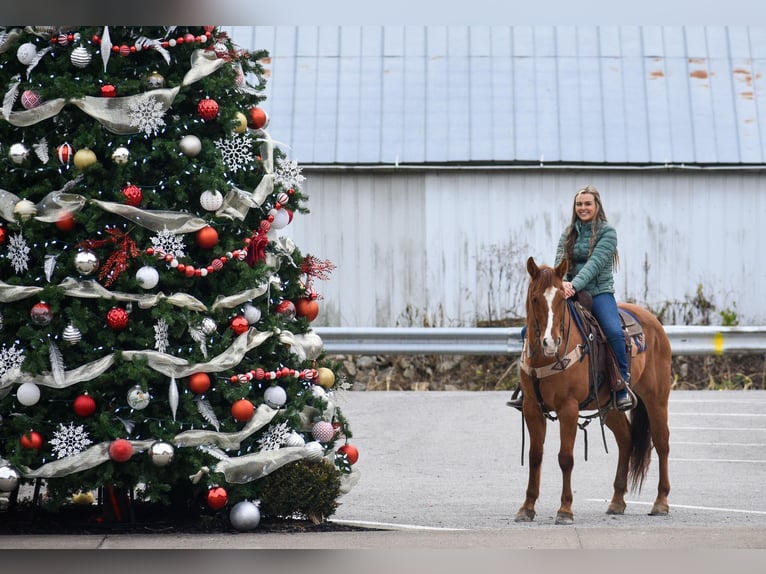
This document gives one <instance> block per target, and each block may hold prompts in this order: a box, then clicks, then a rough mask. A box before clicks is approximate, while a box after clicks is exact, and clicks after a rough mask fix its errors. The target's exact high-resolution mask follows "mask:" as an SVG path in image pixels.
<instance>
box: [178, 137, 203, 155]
mask: <svg viewBox="0 0 766 574" xmlns="http://www.w3.org/2000/svg"><path fill="white" fill-rule="evenodd" d="M178 147H180V148H181V151H182V152H183V153H184V155H186V156H188V157H197V155H199V152H201V151H202V141H200V139H199V138H198V137H197V136H195V135H185V136H184V137H182V138H181V141H180V142H179V143H178Z"/></svg>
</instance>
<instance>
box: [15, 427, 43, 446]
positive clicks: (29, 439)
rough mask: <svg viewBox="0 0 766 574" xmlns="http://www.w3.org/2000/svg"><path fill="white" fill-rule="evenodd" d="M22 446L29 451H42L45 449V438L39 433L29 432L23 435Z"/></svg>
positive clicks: (20, 440)
mask: <svg viewBox="0 0 766 574" xmlns="http://www.w3.org/2000/svg"><path fill="white" fill-rule="evenodd" d="M19 442H20V443H21V446H23V447H24V448H28V449H33V450H40V449H41V448H42V447H43V437H42V435H41V434H40V433H39V432H37V431H29V432H28V433H24V434H23V435H21V439H19Z"/></svg>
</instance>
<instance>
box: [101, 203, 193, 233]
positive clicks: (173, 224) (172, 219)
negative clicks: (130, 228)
mask: <svg viewBox="0 0 766 574" xmlns="http://www.w3.org/2000/svg"><path fill="white" fill-rule="evenodd" d="M90 202H91V203H92V204H94V205H97V206H98V207H100V208H101V209H103V210H104V211H108V212H109V213H114V214H115V215H119V216H120V217H123V218H125V219H127V220H128V221H132V222H133V223H135V224H136V225H140V226H141V227H143V228H144V229H148V230H150V231H154V232H155V233H159V232H160V231H170V232H172V233H192V232H195V231H199V230H200V229H202V228H203V227H205V226H206V225H207V222H206V221H205V220H204V219H202V218H201V217H196V216H194V215H192V214H190V213H184V212H180V211H152V210H149V209H139V208H137V207H133V206H131V205H126V204H124V203H113V202H111V201H101V200H98V199H91V200H90Z"/></svg>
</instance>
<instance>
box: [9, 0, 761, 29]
mask: <svg viewBox="0 0 766 574" xmlns="http://www.w3.org/2000/svg"><path fill="white" fill-rule="evenodd" d="M2 17H3V20H4V21H6V22H9V23H13V22H16V23H19V22H31V23H34V24H52V23H56V22H78V23H80V24H113V25H117V24H125V25H136V24H217V25H276V24H318V25H334V24H494V23H496V24H519V25H522V24H526V25H530V24H547V25H551V24H580V25H582V24H602V25H613V24H667V25H704V24H717V25H720V24H745V25H753V26H759V25H760V26H764V25H766V2H764V1H763V0H638V1H625V0H524V1H519V0H377V1H375V0H108V1H107V0H79V1H76V2H72V1H69V2H67V1H62V0H56V1H53V0H36V1H35V2H18V1H11V2H9V1H4V2H3V9H2Z"/></svg>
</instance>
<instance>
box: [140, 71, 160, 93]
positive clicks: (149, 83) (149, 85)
mask: <svg viewBox="0 0 766 574" xmlns="http://www.w3.org/2000/svg"><path fill="white" fill-rule="evenodd" d="M144 86H146V89H147V90H157V89H159V88H164V87H165V76H163V75H162V74H160V73H159V72H158V71H157V70H155V71H153V72H152V73H151V74H149V75H148V76H146V78H145V79H144Z"/></svg>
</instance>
